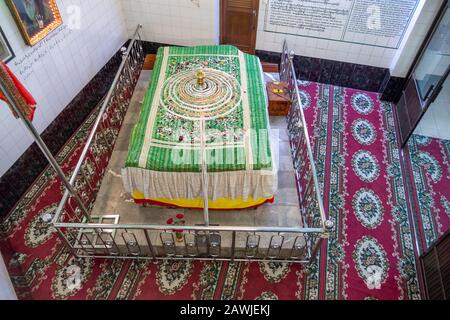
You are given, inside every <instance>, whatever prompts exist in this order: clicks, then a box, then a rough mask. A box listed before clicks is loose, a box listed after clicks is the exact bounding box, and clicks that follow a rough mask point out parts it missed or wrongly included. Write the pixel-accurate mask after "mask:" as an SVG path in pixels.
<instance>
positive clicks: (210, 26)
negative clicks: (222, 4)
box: [122, 0, 219, 46]
mask: <svg viewBox="0 0 450 320" xmlns="http://www.w3.org/2000/svg"><path fill="white" fill-rule="evenodd" d="M122 3H123V8H124V13H125V17H126V22H127V30H128V33H132V32H133V31H134V30H135V29H136V26H137V25H138V24H142V25H143V32H142V37H143V39H144V40H146V41H153V42H160V43H167V44H173V45H182V46H194V45H214V44H217V43H218V36H219V24H218V12H219V0H122Z"/></svg>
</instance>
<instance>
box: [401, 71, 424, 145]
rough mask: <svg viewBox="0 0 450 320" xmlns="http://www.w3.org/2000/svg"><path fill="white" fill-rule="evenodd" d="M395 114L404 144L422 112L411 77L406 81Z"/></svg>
mask: <svg viewBox="0 0 450 320" xmlns="http://www.w3.org/2000/svg"><path fill="white" fill-rule="evenodd" d="M397 114H398V124H399V128H400V134H401V139H402V144H404V143H405V141H406V139H408V137H409V136H410V135H411V133H412V132H413V130H414V129H415V127H416V125H417V123H418V122H419V120H420V118H421V117H422V114H423V109H422V102H421V100H420V97H419V93H418V92H417V89H416V83H415V80H414V79H413V78H411V79H410V80H409V81H408V83H407V85H406V89H405V91H404V92H403V95H402V97H401V98H400V101H399V103H398V104H397Z"/></svg>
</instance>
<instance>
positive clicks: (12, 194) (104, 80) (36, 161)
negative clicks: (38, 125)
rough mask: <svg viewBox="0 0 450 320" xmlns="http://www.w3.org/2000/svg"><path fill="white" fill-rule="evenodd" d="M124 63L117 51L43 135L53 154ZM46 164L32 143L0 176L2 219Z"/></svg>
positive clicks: (93, 104) (100, 98)
mask: <svg viewBox="0 0 450 320" xmlns="http://www.w3.org/2000/svg"><path fill="white" fill-rule="evenodd" d="M121 61H122V59H121V54H120V52H117V53H116V54H115V55H114V57H112V58H111V59H110V61H109V62H108V63H107V64H106V65H105V66H104V67H103V68H102V69H101V70H100V71H99V72H98V73H97V74H96V75H95V76H94V78H92V80H91V81H90V82H89V83H88V84H87V85H86V86H85V87H84V88H83V90H81V92H80V93H79V94H78V95H77V96H76V97H75V98H74V99H73V100H72V101H71V102H70V103H69V105H68V106H67V107H66V108H65V109H64V110H63V111H62V112H61V113H60V114H59V115H58V117H57V118H56V119H55V120H54V121H53V122H52V123H51V124H50V125H49V126H48V127H47V129H45V131H44V132H43V133H42V134H41V137H42V138H43V140H44V141H45V143H46V144H47V145H48V146H49V148H50V150H51V151H52V153H53V154H56V153H57V152H58V151H59V150H60V149H61V148H62V147H63V146H64V144H65V143H66V141H67V140H68V139H69V138H70V137H71V136H72V134H73V133H75V131H76V130H77V129H78V127H79V126H80V125H81V124H82V123H83V121H84V120H85V118H86V117H87V116H88V115H89V114H90V113H91V111H92V110H93V109H94V108H95V106H97V105H98V104H99V102H100V101H101V100H102V98H103V97H104V96H105V95H106V93H107V92H108V90H109V88H110V87H111V84H112V81H113V79H114V76H115V74H116V72H117V70H118V68H119V65H120V63H121ZM14 121H19V120H14ZM47 165H48V161H47V160H46V158H45V156H44V155H43V153H42V152H41V151H40V149H39V147H38V146H37V144H36V143H33V144H32V145H31V146H30V147H29V148H28V149H27V150H26V151H25V152H24V153H23V155H22V156H21V157H20V158H19V159H18V160H17V161H16V162H15V164H14V165H13V166H12V167H11V168H10V169H9V170H8V171H7V172H6V173H5V174H4V175H3V176H2V177H0V194H1V195H2V197H0V218H2V217H4V216H6V215H7V214H8V213H9V212H10V210H11V209H13V208H14V205H15V204H16V203H17V202H18V201H19V200H20V198H21V197H22V196H23V194H24V193H25V192H26V191H27V190H28V188H29V187H30V186H31V184H32V183H33V181H34V180H36V178H37V177H38V176H39V175H40V174H41V172H42V171H43V170H44V169H45V168H46V167H47Z"/></svg>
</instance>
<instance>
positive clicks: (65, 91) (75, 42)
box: [0, 0, 129, 176]
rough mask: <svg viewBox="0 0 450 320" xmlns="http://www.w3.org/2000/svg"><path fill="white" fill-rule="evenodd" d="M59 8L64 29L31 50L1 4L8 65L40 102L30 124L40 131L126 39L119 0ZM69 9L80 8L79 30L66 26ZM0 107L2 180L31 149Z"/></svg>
mask: <svg viewBox="0 0 450 320" xmlns="http://www.w3.org/2000/svg"><path fill="white" fill-rule="evenodd" d="M57 4H58V7H59V9H60V11H61V15H62V18H63V21H64V22H65V23H64V25H63V26H62V27H60V28H59V29H57V30H55V31H53V33H51V35H49V36H48V37H47V38H46V39H44V40H43V41H42V42H40V43H39V44H37V45H36V46H35V47H29V46H27V45H26V44H25V43H24V41H23V38H22V36H21V34H20V32H19V29H18V28H17V26H16V24H15V22H14V19H13V17H12V15H11V13H10V11H9V9H8V7H7V6H6V4H5V1H0V21H1V27H2V29H3V31H4V33H5V35H6V37H7V39H8V41H9V42H10V44H11V47H12V49H13V50H14V52H15V54H16V58H15V59H14V60H12V61H10V62H9V63H8V66H9V67H10V68H11V69H12V70H13V72H15V73H16V75H17V76H18V78H19V79H20V80H21V81H22V82H23V83H24V85H25V86H26V87H27V88H28V89H29V91H30V92H31V93H32V94H33V96H34V97H35V99H36V101H37V102H38V109H37V112H36V116H35V120H34V122H33V123H34V125H35V126H36V127H37V129H38V130H39V132H42V131H43V130H44V129H45V128H46V127H47V126H48V125H49V124H50V123H51V122H52V121H53V120H54V119H55V118H56V116H57V115H58V114H59V113H60V112H61V111H62V110H63V109H64V108H65V107H66V106H67V105H68V103H69V102H70V101H71V100H72V99H73V98H74V97H75V96H76V95H77V93H78V92H80V90H81V89H82V88H83V87H84V86H85V85H86V84H87V83H88V82H89V81H90V79H91V78H92V77H93V76H94V75H95V74H96V73H97V72H98V71H99V70H100V69H101V68H102V67H103V66H104V65H105V64H106V62H108V60H109V59H110V58H111V57H112V56H113V55H114V53H115V52H117V50H118V49H119V48H120V46H121V45H122V44H123V43H124V42H125V41H126V39H127V38H128V37H129V35H128V34H127V33H126V28H125V19H124V17H123V11H122V2H121V0H89V1H88V0H57ZM73 5H75V6H77V8H79V9H81V11H80V13H81V15H80V17H81V20H80V22H81V24H80V28H79V29H76V28H68V22H69V21H71V19H70V18H71V17H72V16H69V13H71V12H73V11H70V8H71V6H73ZM68 10H69V11H68ZM0 103H1V105H0V176H1V175H3V174H4V173H5V172H6V171H7V170H8V169H9V168H10V167H11V165H12V164H13V163H14V162H15V161H16V160H17V159H18V158H19V157H20V156H21V155H22V154H23V152H24V151H25V150H26V149H27V148H28V147H29V146H30V144H31V143H32V138H31V137H30V135H29V134H28V132H27V131H26V130H25V128H24V127H23V125H22V124H21V122H20V121H18V120H15V119H14V117H13V116H12V114H11V113H10V112H9V109H8V108H7V107H6V106H5V105H4V104H3V102H0Z"/></svg>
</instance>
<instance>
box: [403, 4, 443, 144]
mask: <svg viewBox="0 0 450 320" xmlns="http://www.w3.org/2000/svg"><path fill="white" fill-rule="evenodd" d="M447 9H450V0H445V1H444V2H443V3H442V5H441V7H440V8H439V11H438V14H437V18H436V19H435V20H434V21H433V24H432V27H431V29H430V31H429V32H428V34H427V37H426V40H425V41H424V43H423V44H422V46H421V47H420V51H419V54H418V55H417V56H416V58H415V59H414V63H413V65H412V66H411V68H410V70H409V72H408V77H407V81H406V82H405V84H407V83H409V81H411V79H413V78H414V72H415V71H416V68H417V66H418V65H419V63H420V61H421V59H422V58H423V56H424V55H425V52H426V49H427V48H428V45H429V44H430V43H431V40H432V39H433V36H434V35H435V34H436V30H437V28H438V27H439V25H440V23H441V21H442V19H443V18H444V15H445V12H446V11H447ZM449 75H450V65H449V66H448V67H447V70H446V71H445V72H444V74H443V76H442V78H441V79H440V80H439V82H438V83H437V85H436V87H435V88H434V89H433V90H432V93H431V95H429V97H426V98H427V99H426V100H423V99H422V96H421V94H420V91H419V88H418V87H417V81H416V80H415V79H413V80H414V84H415V87H416V91H417V96H418V97H419V100H420V102H421V104H422V114H421V116H420V117H419V119H418V121H417V122H416V124H415V125H414V127H413V128H412V130H411V132H410V133H409V134H408V136H407V137H406V138H405V141H403V142H402V144H401V148H404V147H405V146H406V145H407V144H408V142H409V139H410V138H411V136H412V135H413V134H414V131H416V129H417V127H418V126H419V123H420V121H421V120H422V118H423V117H424V116H425V113H426V112H427V111H428V109H429V108H430V106H431V104H432V103H433V102H434V101H435V100H436V98H437V97H438V96H439V93H441V91H442V85H443V84H444V82H445V81H446V80H447V79H448V77H449ZM404 89H405V88H404ZM397 121H400V120H399V119H398V118H397ZM398 125H400V124H398Z"/></svg>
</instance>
